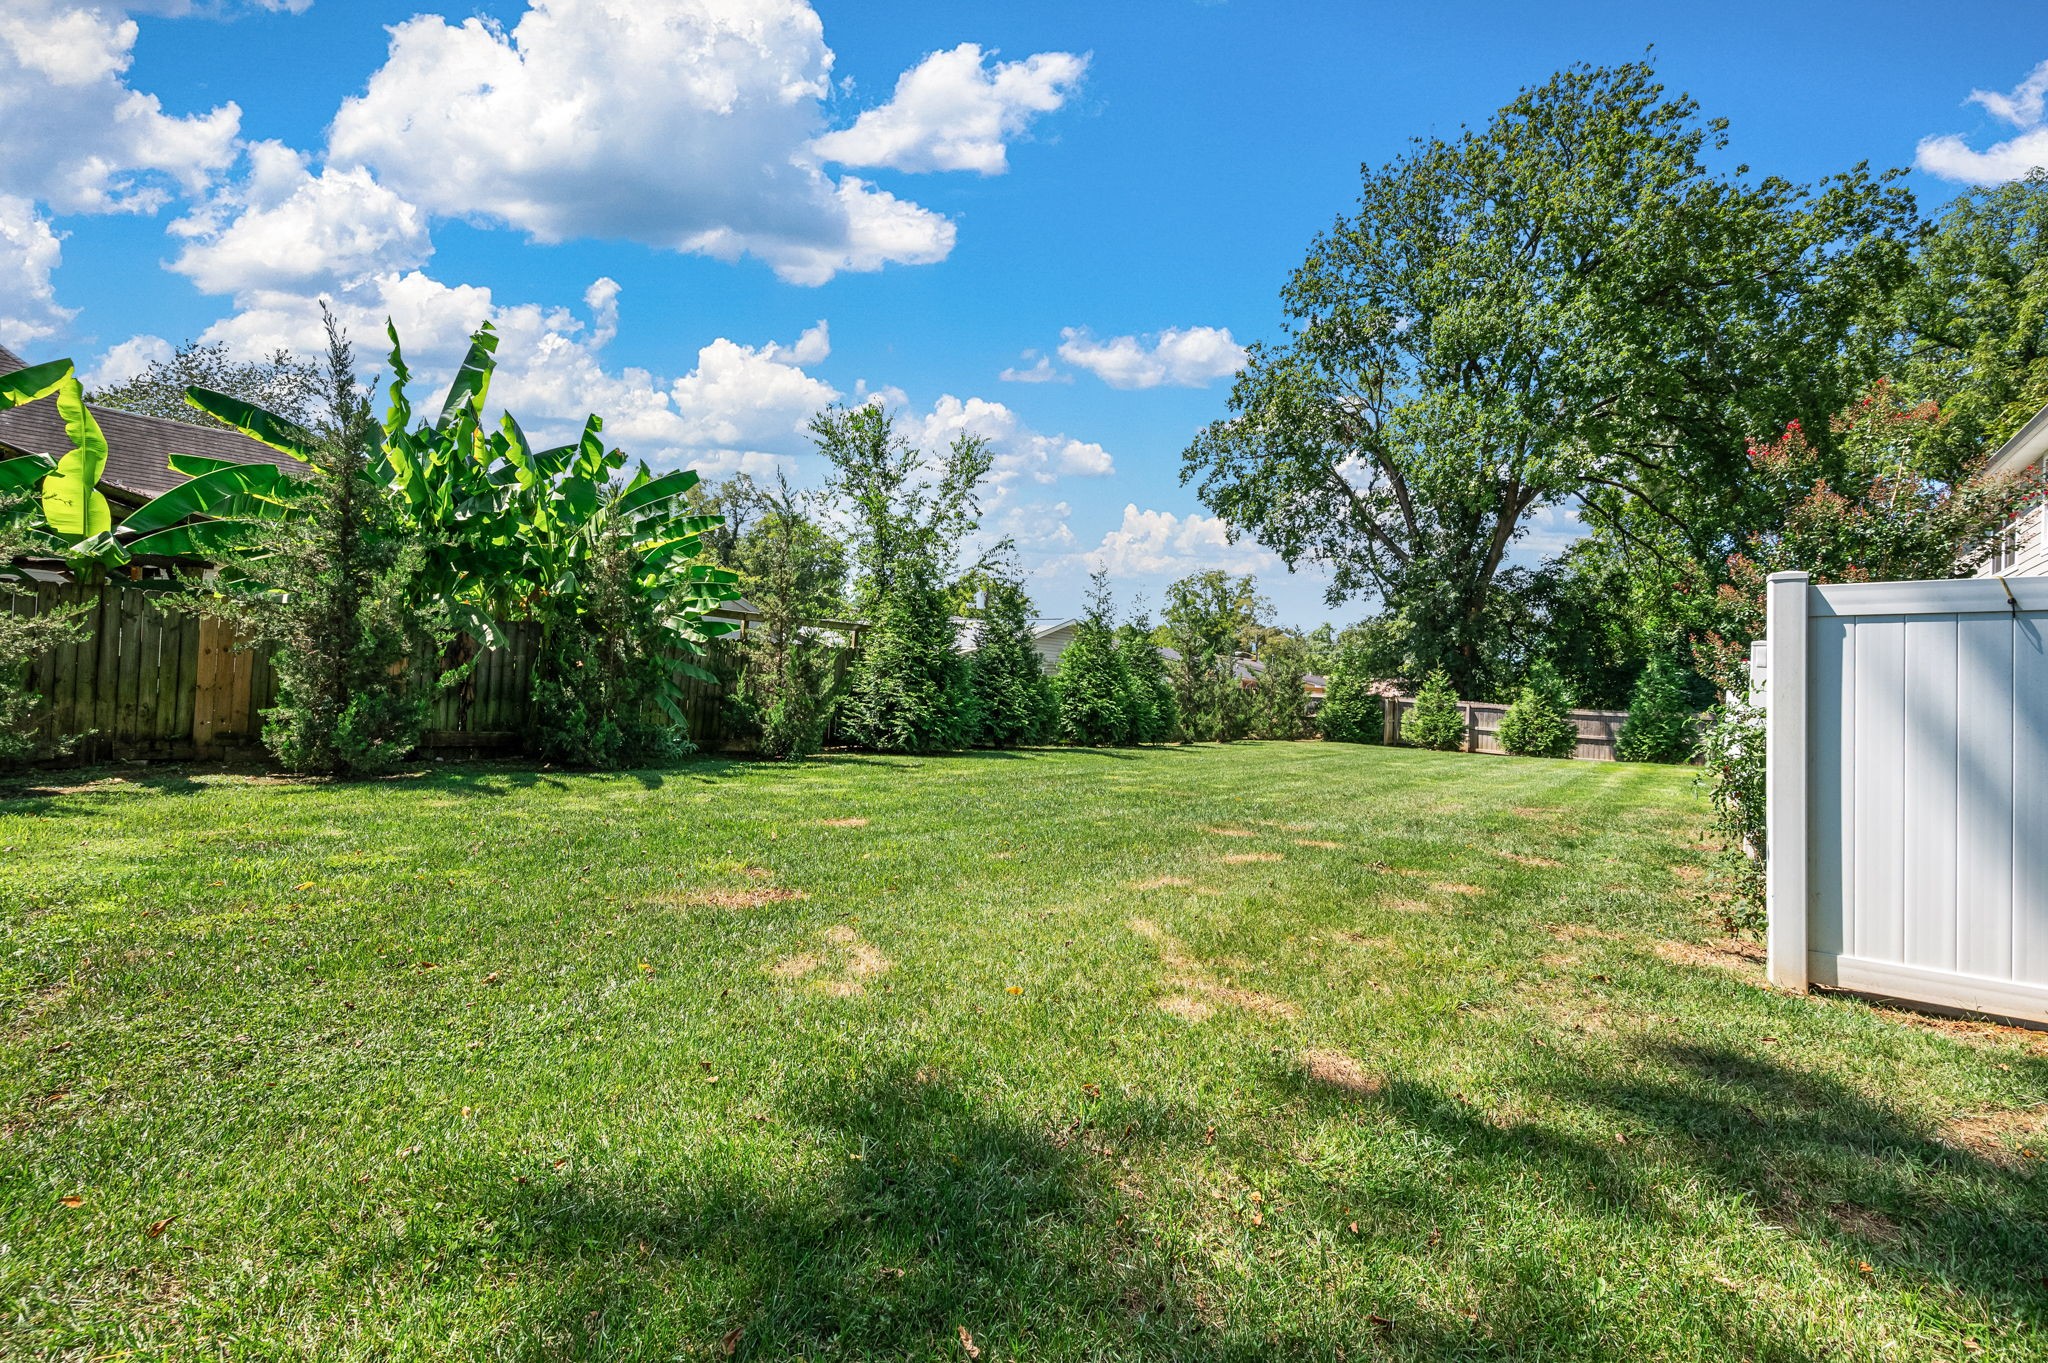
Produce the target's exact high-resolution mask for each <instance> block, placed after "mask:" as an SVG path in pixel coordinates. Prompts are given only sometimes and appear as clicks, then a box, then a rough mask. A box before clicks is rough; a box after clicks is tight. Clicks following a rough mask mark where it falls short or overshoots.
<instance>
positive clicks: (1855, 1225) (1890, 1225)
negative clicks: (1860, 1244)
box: [1828, 1202, 1900, 1244]
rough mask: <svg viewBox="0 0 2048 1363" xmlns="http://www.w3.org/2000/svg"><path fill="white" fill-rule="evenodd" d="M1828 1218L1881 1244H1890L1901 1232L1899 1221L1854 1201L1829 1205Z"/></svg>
mask: <svg viewBox="0 0 2048 1363" xmlns="http://www.w3.org/2000/svg"><path fill="white" fill-rule="evenodd" d="M1828 1220H1830V1221H1832V1222H1834V1223H1835V1224H1836V1225H1837V1226H1840V1227H1841V1228H1842V1229H1843V1230H1845V1231H1847V1232H1848V1233H1849V1234H1851V1235H1854V1236H1856V1237H1858V1238H1860V1239H1864V1240H1874V1241H1876V1242H1877V1243H1879V1244H1890V1243H1891V1242H1892V1241H1894V1240H1896V1239H1898V1238H1899V1234H1900V1231H1899V1223H1898V1222H1896V1221H1894V1220H1892V1219H1891V1218H1890V1217H1889V1216H1886V1215H1885V1214H1884V1213H1883V1212H1881V1211H1877V1210H1875V1209H1873V1208H1870V1207H1859V1206H1857V1205H1856V1204H1855V1203H1854V1202H1837V1203H1835V1204H1834V1205H1833V1206H1832V1207H1829V1208H1828Z"/></svg>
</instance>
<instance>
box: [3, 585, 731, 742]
mask: <svg viewBox="0 0 2048 1363" xmlns="http://www.w3.org/2000/svg"><path fill="white" fill-rule="evenodd" d="M171 594H173V593H172V591H171V590H168V589H165V588H161V587H144V586H136V585H132V584H128V583H121V582H113V583H107V584H104V585H87V584H80V583H72V582H66V583H42V584H39V585H38V586H37V587H36V590H35V594H34V595H33V596H31V595H28V594H27V593H25V592H22V593H0V610H10V611H12V612H13V613H15V614H17V615H30V616H33V615H43V614H49V613H51V612H54V611H61V610H67V609H82V611H83V614H82V615H81V616H80V617H79V619H80V623H81V624H82V625H83V626H84V631H83V633H82V635H81V637H80V638H79V639H78V641H77V642H75V643H70V644H64V645H62V646H60V647H58V648H54V649H52V650H50V651H49V652H48V653H46V654H44V655H43V656H42V657H41V658H39V659H37V660H36V661H35V662H34V663H32V664H31V665H30V667H29V674H28V687H29V691H30V693H31V694H33V695H35V696H36V697H38V698H39V700H40V702H41V711H42V715H41V723H40V726H39V731H40V734H41V736H42V737H43V738H44V739H46V740H51V741H53V742H54V741H57V740H64V739H68V740H70V741H71V744H72V746H71V750H70V756H71V758H72V759H73V760H76V761H80V762H103V761H108V760H114V759H131V758H134V759H149V758H161V759H195V758H210V757H221V756H227V755H231V754H235V753H237V752H240V751H245V750H249V749H253V748H254V747H255V746H256V745H257V744H258V743H260V742H261V738H262V733H263V712H264V711H265V710H267V709H269V708H270V707H271V706H273V705H275V704H276V703H277V676H276V674H275V673H274V672H273V671H272V670H271V667H270V663H269V661H268V660H267V659H265V658H263V657H261V656H259V655H258V654H257V653H255V652H254V651H252V650H250V649H247V648H244V647H241V646H240V645H241V641H240V640H239V639H238V638H237V637H236V636H235V634H234V631H233V630H232V629H230V628H229V627H228V626H227V625H225V624H223V623H222V622H220V621H218V620H213V619H209V618H206V617H203V616H199V615H194V614H192V613H190V612H187V611H177V610H166V609H164V608H163V606H162V601H163V598H164V597H166V596H167V595H171ZM506 635H507V642H506V646H505V647H503V648H497V649H485V650H483V652H482V654H481V655H480V656H478V657H477V658H476V660H475V664H476V665H475V667H474V668H473V669H472V670H471V672H470V674H469V675H468V676H467V677H466V678H465V679H464V680H463V681H462V682H461V683H460V684H458V685H456V686H453V687H451V688H449V689H448V690H446V691H444V692H442V693H441V694H440V695H439V696H438V697H437V698H436V699H435V703H434V715H433V719H432V721H431V723H430V726H429V729H428V732H427V733H426V735H425V737H424V739H423V740H422V746H423V747H427V748H440V749H449V748H459V749H468V750H481V751H497V750H507V749H511V748H515V747H517V746H518V743H519V736H520V734H521V733H522V732H524V730H525V727H526V721H527V717H528V712H529V710H530V709H531V706H532V685H533V672H534V665H535V661H536V656H537V654H538V650H539V642H540V641H539V632H538V630H536V629H535V628H534V627H533V626H532V625H529V624H524V623H521V624H515V625H512V626H510V627H509V628H508V629H507V630H506ZM684 688H685V701H684V706H683V710H684V714H685V717H686V719H687V721H688V724H689V733H690V737H691V738H693V739H695V740H696V741H697V742H698V743H700V744H705V745H710V744H713V743H716V742H718V741H719V740H720V739H721V738H722V737H723V731H722V729H721V726H720V715H721V705H720V702H721V700H722V698H723V695H724V689H723V688H722V687H719V686H715V685H712V684H709V683H705V682H698V681H687V682H685V684H684Z"/></svg>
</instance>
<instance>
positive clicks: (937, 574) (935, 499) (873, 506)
mask: <svg viewBox="0 0 2048 1363" xmlns="http://www.w3.org/2000/svg"><path fill="white" fill-rule="evenodd" d="M811 434H812V436H813V437H814V438H815V439H816V441H817V443H818V451H819V453H821V454H823V455H824V456H825V458H826V459H827V460H828V461H830V463H831V465H832V477H831V480H830V482H829V483H828V484H827V491H828V493H829V494H830V495H832V496H833V497H835V498H836V499H837V500H838V501H839V503H840V505H841V507H842V509H843V510H844V511H845V512H846V515H847V520H848V525H849V530H848V536H847V539H848V544H849V547H850V548H851V549H852V551H853V561H854V566H855V570H856V583H855V593H856V601H855V604H856V607H857V608H858V609H859V610H860V611H861V612H862V613H863V614H864V615H865V616H866V617H867V619H868V620H869V621H870V622H871V623H872V628H871V629H870V631H869V632H868V635H867V641H866V644H865V646H864V647H863V648H862V650H861V654H860V657H859V658H858V659H857V660H856V661H855V663H854V666H853V675H852V678H851V681H850V683H849V686H848V692H847V697H846V700H845V703H844V705H843V707H842V711H841V713H842V714H843V716H844V718H845V729H846V734H847V737H848V738H850V739H851V740H852V741H854V742H855V743H858V744H861V745H862V746H864V747H873V748H887V749H895V750H901V751H910V752H932V751H938V750H941V749H945V748H961V747H965V746H967V744H968V743H969V742H970V741H971V740H972V739H973V737H974V730H975V722H974V697H973V692H972V689H971V688H970V686H969V684H968V673H967V660H966V657H965V656H964V655H963V654H962V653H961V652H960V650H959V648H958V640H957V638H956V633H957V631H956V630H955V627H954V625H953V623H952V609H951V588H952V585H953V582H954V580H955V579H956V578H958V577H959V576H961V575H962V571H963V565H962V564H961V563H960V545H961V544H962V543H963V542H964V541H965V540H966V539H967V538H968V537H969V536H970V535H972V534H973V532H974V531H975V530H976V529H977V528H978V527H979V525H980V521H981V506H980V501H979V489H980V485H981V481H982V479H983V478H985V477H986V476H987V475H988V471H989V469H990V468H991V467H992V465H993V462H994V460H993V456H991V455H990V453H989V449H988V444H987V442H986V441H983V440H981V439H979V438H977V437H973V436H964V435H963V436H961V437H960V438H959V439H957V440H955V441H954V442H953V444H952V446H951V447H950V448H949V449H947V451H946V452H945V453H944V454H943V455H941V456H939V457H937V458H936V459H935V458H933V457H931V456H929V455H927V454H926V453H925V452H924V451H922V450H919V449H918V448H916V447H915V446H914V445H912V444H911V443H910V442H909V441H908V440H906V439H904V438H903V437H901V436H899V435H897V434H896V431H895V425H894V422H893V421H892V419H891V418H890V416H889V415H888V414H887V413H886V412H884V411H883V410H882V409H881V408H880V407H877V406H874V405H872V404H869V405H863V406H860V407H853V408H833V409H831V410H829V411H826V412H822V413H820V414H819V415H818V416H817V417H816V418H815V419H814V420H813V421H812V422H811ZM1004 547H1006V546H1003V545H998V546H996V548H995V549H993V550H991V551H990V553H991V554H994V553H999V552H1000V551H1001V550H1002V549H1003V548H1004ZM966 566H967V569H968V570H972V569H973V568H977V567H979V566H980V563H979V562H977V563H975V564H972V565H966Z"/></svg>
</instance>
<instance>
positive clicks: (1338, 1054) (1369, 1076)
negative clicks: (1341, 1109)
mask: <svg viewBox="0 0 2048 1363" xmlns="http://www.w3.org/2000/svg"><path fill="white" fill-rule="evenodd" d="M1301 1068H1302V1072H1303V1073H1305V1074H1307V1075H1308V1077H1309V1078H1310V1079H1311V1080H1313V1081H1314V1082H1316V1083H1318V1084H1321V1085H1323V1086H1324V1087H1326V1088H1333V1089H1339V1090H1342V1091H1343V1092H1345V1093H1349V1094H1354V1095H1356V1096H1358V1097H1360V1098H1369V1097H1371V1096H1372V1095H1374V1094H1376V1093H1378V1092H1379V1091H1380V1090H1381V1089H1383V1088H1385V1087H1386V1080H1385V1079H1383V1078H1381V1077H1380V1076H1379V1075H1377V1074H1374V1073H1372V1072H1371V1071H1370V1070H1368V1069H1366V1067H1365V1066H1363V1065H1361V1064H1359V1063H1358V1061H1357V1060H1356V1059H1355V1058H1353V1057H1352V1056H1351V1055H1349V1054H1347V1053H1346V1052H1344V1051H1333V1050H1306V1051H1303V1052H1302V1053H1301Z"/></svg>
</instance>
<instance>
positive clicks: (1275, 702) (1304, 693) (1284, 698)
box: [1251, 634, 1309, 741]
mask: <svg viewBox="0 0 2048 1363" xmlns="http://www.w3.org/2000/svg"><path fill="white" fill-rule="evenodd" d="M1259 661H1260V662H1262V663H1264V664H1265V666H1264V668H1263V669H1261V671H1260V673H1259V679H1258V681H1257V682H1256V683H1254V685H1253V687H1252V697H1251V708H1252V718H1251V731H1252V736H1253V737H1255V738H1277V739H1282V740H1288V741H1291V740H1294V739H1297V738H1307V737H1308V735H1309V721H1308V681H1307V676H1308V667H1307V665H1306V657H1305V650H1304V649H1303V648H1302V646H1301V642H1300V641H1299V640H1298V639H1295V638H1294V637H1292V636H1291V635H1286V634H1276V635H1273V636H1272V637H1270V638H1268V639H1267V640H1266V644H1265V647H1264V648H1262V649H1261V650H1260V652H1259Z"/></svg>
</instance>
